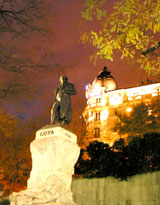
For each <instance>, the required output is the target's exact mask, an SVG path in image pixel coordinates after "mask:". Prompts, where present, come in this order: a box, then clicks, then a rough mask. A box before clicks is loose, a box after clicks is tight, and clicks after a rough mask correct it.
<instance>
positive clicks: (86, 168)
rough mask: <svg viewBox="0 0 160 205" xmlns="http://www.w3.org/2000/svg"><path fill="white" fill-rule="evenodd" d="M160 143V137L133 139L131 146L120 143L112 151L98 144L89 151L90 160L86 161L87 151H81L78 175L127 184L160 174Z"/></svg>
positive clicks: (117, 142)
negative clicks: (145, 175)
mask: <svg viewBox="0 0 160 205" xmlns="http://www.w3.org/2000/svg"><path fill="white" fill-rule="evenodd" d="M159 142H160V133H149V134H145V135H144V136H143V137H139V136H136V137H132V138H131V140H130V141H129V143H128V144H124V140H122V139H120V140H117V141H116V142H115V144H114V145H113V147H112V148H111V147H109V146H108V145H107V144H103V143H102V142H96V141H95V142H93V143H90V145H89V146H88V147H87V149H86V151H87V152H88V155H89V157H90V159H87V160H86V159H84V158H83V154H84V152H85V150H82V151H81V155H80V157H79V160H78V162H77V164H76V167H75V172H76V174H78V175H79V176H82V177H87V178H88V177H107V176H113V177H116V178H119V179H120V180H127V179H128V178H129V177H131V176H134V175H136V174H141V173H146V172H153V171H159V170H160V143H159ZM117 145H118V146H117ZM119 145H120V146H119ZM115 148H116V150H115Z"/></svg>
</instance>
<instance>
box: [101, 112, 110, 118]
mask: <svg viewBox="0 0 160 205" xmlns="http://www.w3.org/2000/svg"><path fill="white" fill-rule="evenodd" d="M108 114H109V112H108V110H103V111H102V112H101V116H100V117H101V120H106V119H107V117H108Z"/></svg>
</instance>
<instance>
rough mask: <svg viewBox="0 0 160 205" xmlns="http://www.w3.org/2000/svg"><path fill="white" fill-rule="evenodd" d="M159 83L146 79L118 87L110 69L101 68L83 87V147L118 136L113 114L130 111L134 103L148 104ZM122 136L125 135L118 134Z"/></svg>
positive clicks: (115, 118) (156, 91)
mask: <svg viewBox="0 0 160 205" xmlns="http://www.w3.org/2000/svg"><path fill="white" fill-rule="evenodd" d="M159 92H160V83H152V82H151V81H149V80H148V82H146V84H145V83H144V82H142V83H141V85H139V86H136V87H130V88H125V89H119V88H118V86H117V83H116V80H115V79H114V77H113V76H112V75H111V72H110V71H109V70H108V69H107V67H104V69H103V70H102V71H100V72H99V74H98V76H97V77H96V78H95V79H94V81H93V82H92V84H88V85H87V86H86V98H87V106H86V107H85V109H84V111H83V117H84V119H85V122H86V146H87V144H89V143H90V142H93V141H95V140H96V141H100V142H104V143H108V144H109V145H110V146H112V145H113V143H114V141H115V140H117V139H119V138H120V136H119V135H118V133H116V132H114V131H113V127H114V123H115V122H116V120H117V116H116V114H117V113H127V114H128V115H129V114H130V113H131V112H132V110H133V107H134V105H137V104H140V103H141V102H143V103H149V102H151V101H152V100H154V99H156V98H157V97H159V94H160V93H159ZM121 137H125V136H121Z"/></svg>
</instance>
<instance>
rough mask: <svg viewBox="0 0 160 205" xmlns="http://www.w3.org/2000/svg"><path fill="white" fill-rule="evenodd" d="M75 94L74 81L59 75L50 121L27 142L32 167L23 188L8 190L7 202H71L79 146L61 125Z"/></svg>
mask: <svg viewBox="0 0 160 205" xmlns="http://www.w3.org/2000/svg"><path fill="white" fill-rule="evenodd" d="M75 94H76V90H75V88H74V85H73V84H71V83H68V80H67V77H65V76H61V77H60V86H59V87H58V89H57V91H56V98H55V102H54V104H53V108H52V109H51V125H47V126H44V127H42V128H41V129H40V130H38V131H37V132H36V137H35V140H34V141H33V142H32V143H31V145H30V149H31V155H32V170H31V173H30V178H29V179H28V181H27V189H26V190H23V191H21V192H18V193H17V192H14V193H12V194H11V195H10V197H9V199H10V204H11V205H32V204H33V205H34V204H39V205H40V204H47V205H62V204H63V205H75V203H74V202H73V197H72V192H71V189H70V187H71V182H72V175H73V173H74V165H75V163H76V162H77V159H78V157H79V153H80V148H79V146H78V145H77V136H76V135H75V134H74V133H72V132H70V131H69V130H67V129H65V128H64V124H68V123H69V122H70V121H71V99H70V96H71V95H75Z"/></svg>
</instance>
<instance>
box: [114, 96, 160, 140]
mask: <svg viewBox="0 0 160 205" xmlns="http://www.w3.org/2000/svg"><path fill="white" fill-rule="evenodd" d="M158 107H159V100H156V101H155V102H154V103H151V104H144V103H141V104H138V105H134V106H133V110H132V112H131V113H130V114H129V115H128V114H127V113H125V112H123V114H122V113H117V117H118V119H117V122H116V123H115V127H114V130H115V131H117V132H118V133H119V135H127V136H132V137H133V136H143V135H144V134H145V133H149V132H155V131H157V130H159V126H160V121H159V109H158Z"/></svg>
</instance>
